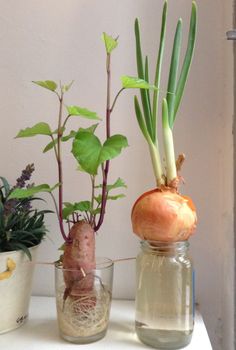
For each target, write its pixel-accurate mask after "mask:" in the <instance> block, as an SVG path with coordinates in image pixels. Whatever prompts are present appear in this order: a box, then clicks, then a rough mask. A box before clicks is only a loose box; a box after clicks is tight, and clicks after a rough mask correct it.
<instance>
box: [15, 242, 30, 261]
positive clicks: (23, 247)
mask: <svg viewBox="0 0 236 350" xmlns="http://www.w3.org/2000/svg"><path fill="white" fill-rule="evenodd" d="M11 246H12V248H13V250H22V251H23V252H24V253H25V254H26V255H27V257H28V258H29V260H30V261H31V260H32V256H31V253H30V250H29V249H28V248H27V247H26V245H25V244H23V243H20V242H12V243H11Z"/></svg>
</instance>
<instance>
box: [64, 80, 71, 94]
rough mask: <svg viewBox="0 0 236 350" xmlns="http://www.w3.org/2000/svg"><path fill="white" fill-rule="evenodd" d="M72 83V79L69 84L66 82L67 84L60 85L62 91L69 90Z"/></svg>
mask: <svg viewBox="0 0 236 350" xmlns="http://www.w3.org/2000/svg"><path fill="white" fill-rule="evenodd" d="M73 83H74V80H72V81H71V82H70V83H69V84H67V85H63V86H62V91H63V92H67V91H69V90H70V88H71V86H72V84H73Z"/></svg>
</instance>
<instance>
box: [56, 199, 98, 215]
mask: <svg viewBox="0 0 236 350" xmlns="http://www.w3.org/2000/svg"><path fill="white" fill-rule="evenodd" d="M64 205H65V208H63V210H62V216H63V219H67V218H68V216H70V215H71V214H73V213H74V212H76V211H81V212H84V211H90V210H91V209H92V208H91V202H90V201H81V202H78V203H74V204H72V203H68V202H66V203H64Z"/></svg>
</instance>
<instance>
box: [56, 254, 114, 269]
mask: <svg viewBox="0 0 236 350" xmlns="http://www.w3.org/2000/svg"><path fill="white" fill-rule="evenodd" d="M95 261H96V266H95V268H94V269H91V271H92V270H106V269H109V268H110V267H113V266H114V261H113V260H112V259H109V258H105V257H96V259H95ZM54 265H55V268H56V269H57V270H62V271H76V270H78V269H76V268H66V269H65V268H63V265H62V262H61V261H56V262H55V264H54Z"/></svg>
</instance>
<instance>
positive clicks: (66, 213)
mask: <svg viewBox="0 0 236 350" xmlns="http://www.w3.org/2000/svg"><path fill="white" fill-rule="evenodd" d="M74 211H75V209H74V206H73V205H72V204H71V205H70V206H67V207H65V208H63V209H62V217H63V219H64V220H66V219H67V218H68V216H70V215H71V214H72V213H74Z"/></svg>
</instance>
